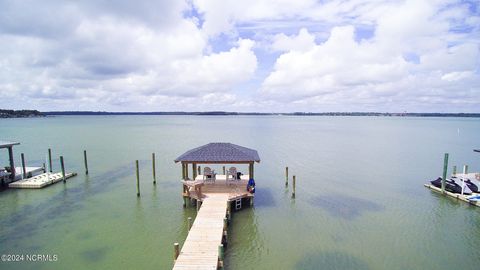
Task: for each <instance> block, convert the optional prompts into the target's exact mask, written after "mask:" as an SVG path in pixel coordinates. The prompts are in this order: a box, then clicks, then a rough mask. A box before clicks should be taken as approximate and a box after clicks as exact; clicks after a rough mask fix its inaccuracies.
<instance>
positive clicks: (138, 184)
mask: <svg viewBox="0 0 480 270" xmlns="http://www.w3.org/2000/svg"><path fill="white" fill-rule="evenodd" d="M135 165H136V167H137V170H136V172H137V197H140V172H139V168H138V160H136V161H135Z"/></svg>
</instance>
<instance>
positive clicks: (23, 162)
mask: <svg viewBox="0 0 480 270" xmlns="http://www.w3.org/2000/svg"><path fill="white" fill-rule="evenodd" d="M20 156H21V158H22V173H23V178H28V175H27V168H26V166H25V155H23V153H21V154H20Z"/></svg>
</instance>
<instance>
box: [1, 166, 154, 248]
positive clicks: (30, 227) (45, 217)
mask: <svg viewBox="0 0 480 270" xmlns="http://www.w3.org/2000/svg"><path fill="white" fill-rule="evenodd" d="M141 162H142V163H146V162H147V161H141ZM134 173H135V169H134V166H133V165H132V164H128V165H122V166H119V167H117V168H115V169H113V170H110V171H107V172H105V173H102V174H99V175H96V176H93V177H91V176H90V178H89V188H88V189H85V187H84V186H77V187H68V182H67V184H66V186H65V189H64V191H63V192H60V193H58V194H56V195H54V196H52V197H50V198H49V199H47V200H45V201H43V202H42V203H39V204H35V205H26V206H25V207H23V208H22V209H21V210H19V211H17V212H15V213H13V214H11V215H10V216H7V217H6V218H4V219H2V220H0V227H2V228H4V231H3V232H2V233H1V234H0V242H1V243H6V242H7V241H8V242H9V243H11V244H13V246H15V243H17V242H18V241H19V240H21V239H27V238H29V237H32V236H33V235H35V234H36V233H37V231H38V230H40V229H42V228H45V227H46V224H45V223H46V222H49V221H52V220H58V219H59V218H62V217H65V216H66V215H68V214H70V213H72V212H74V211H76V210H78V209H79V208H81V207H82V206H83V203H84V201H85V199H86V198H87V197H90V196H93V195H96V194H101V193H105V192H108V191H110V190H111V188H112V185H114V184H115V183H116V181H115V180H117V179H120V178H124V177H129V176H131V175H133V174H134ZM77 177H78V176H77ZM62 184H63V183H57V184H56V185H62ZM13 192H18V191H13ZM25 217H29V218H28V219H25ZM20 231H21V232H22V233H17V232H20Z"/></svg>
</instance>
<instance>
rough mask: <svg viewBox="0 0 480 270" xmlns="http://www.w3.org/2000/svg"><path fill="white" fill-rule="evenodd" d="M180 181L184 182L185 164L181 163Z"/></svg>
mask: <svg viewBox="0 0 480 270" xmlns="http://www.w3.org/2000/svg"><path fill="white" fill-rule="evenodd" d="M182 180H185V164H183V163H182Z"/></svg>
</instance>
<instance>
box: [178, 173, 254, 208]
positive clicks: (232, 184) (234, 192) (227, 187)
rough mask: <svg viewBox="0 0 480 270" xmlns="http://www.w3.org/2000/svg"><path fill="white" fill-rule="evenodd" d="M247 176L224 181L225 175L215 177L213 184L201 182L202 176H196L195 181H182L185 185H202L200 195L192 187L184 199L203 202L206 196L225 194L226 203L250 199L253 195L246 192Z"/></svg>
mask: <svg viewBox="0 0 480 270" xmlns="http://www.w3.org/2000/svg"><path fill="white" fill-rule="evenodd" d="M248 179H249V175H242V177H241V179H239V180H228V181H227V180H226V176H225V175H217V176H216V179H215V182H209V181H205V180H203V175H198V176H197V177H196V178H195V181H193V180H190V181H184V182H185V183H190V185H193V184H194V183H203V185H202V188H201V193H202V194H201V195H200V194H198V192H197V190H195V188H193V187H189V189H188V192H186V193H184V194H183V196H184V197H190V198H192V199H195V200H200V201H203V200H204V197H205V196H206V195H207V194H226V195H228V201H230V202H231V201H234V200H237V199H242V198H251V197H253V196H254V195H253V194H251V193H250V192H248V191H247V183H248Z"/></svg>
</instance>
